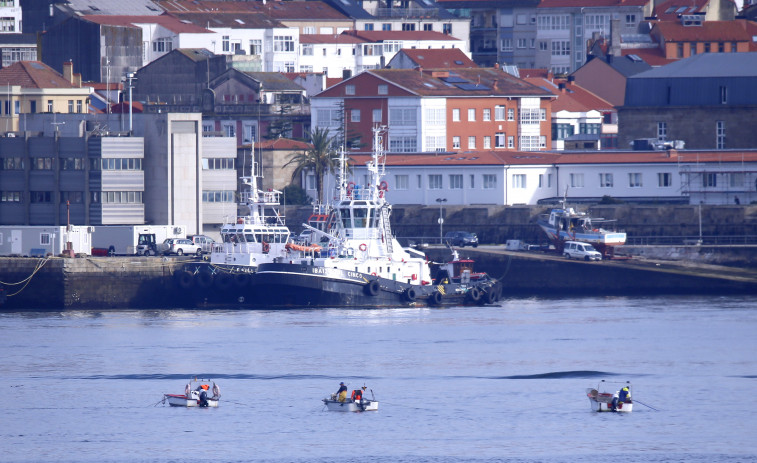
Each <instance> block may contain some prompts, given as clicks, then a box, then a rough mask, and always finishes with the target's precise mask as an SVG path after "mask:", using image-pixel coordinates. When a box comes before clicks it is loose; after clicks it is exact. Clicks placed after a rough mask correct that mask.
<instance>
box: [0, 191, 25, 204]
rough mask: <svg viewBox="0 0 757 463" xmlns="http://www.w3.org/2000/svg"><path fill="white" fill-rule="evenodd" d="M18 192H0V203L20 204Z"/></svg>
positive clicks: (19, 193)
mask: <svg viewBox="0 0 757 463" xmlns="http://www.w3.org/2000/svg"><path fill="white" fill-rule="evenodd" d="M20 202H21V192H20V191H0V203H20Z"/></svg>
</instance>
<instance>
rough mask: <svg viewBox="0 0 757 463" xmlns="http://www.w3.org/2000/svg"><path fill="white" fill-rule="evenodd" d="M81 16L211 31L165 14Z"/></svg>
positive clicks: (106, 21) (127, 24) (125, 23)
mask: <svg viewBox="0 0 757 463" xmlns="http://www.w3.org/2000/svg"><path fill="white" fill-rule="evenodd" d="M82 18H83V19H84V20H86V21H89V22H93V23H96V24H101V25H110V26H123V27H139V26H138V24H159V25H161V26H163V27H165V28H166V29H168V30H170V31H172V32H176V33H177V34H178V33H195V34H203V33H210V32H211V31H209V30H207V29H205V28H204V27H199V26H196V25H194V24H186V23H184V22H182V21H180V20H179V19H177V18H175V17H173V16H170V15H167V14H162V15H155V16H149V15H144V16H121V15H86V16H82Z"/></svg>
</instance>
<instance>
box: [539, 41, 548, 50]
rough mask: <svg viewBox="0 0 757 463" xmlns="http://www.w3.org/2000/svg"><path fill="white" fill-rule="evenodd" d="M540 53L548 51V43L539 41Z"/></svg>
mask: <svg viewBox="0 0 757 463" xmlns="http://www.w3.org/2000/svg"><path fill="white" fill-rule="evenodd" d="M539 51H547V41H546V40H539Z"/></svg>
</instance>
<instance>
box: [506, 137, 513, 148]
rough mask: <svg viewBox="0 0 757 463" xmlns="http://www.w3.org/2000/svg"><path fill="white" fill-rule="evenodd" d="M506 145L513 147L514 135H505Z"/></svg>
mask: <svg viewBox="0 0 757 463" xmlns="http://www.w3.org/2000/svg"><path fill="white" fill-rule="evenodd" d="M507 147H508V148H510V149H512V148H515V137H514V136H512V135H510V136H509V137H507Z"/></svg>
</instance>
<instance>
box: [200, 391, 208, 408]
mask: <svg viewBox="0 0 757 463" xmlns="http://www.w3.org/2000/svg"><path fill="white" fill-rule="evenodd" d="M207 406H208V393H207V392H206V391H202V392H200V407H207Z"/></svg>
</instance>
